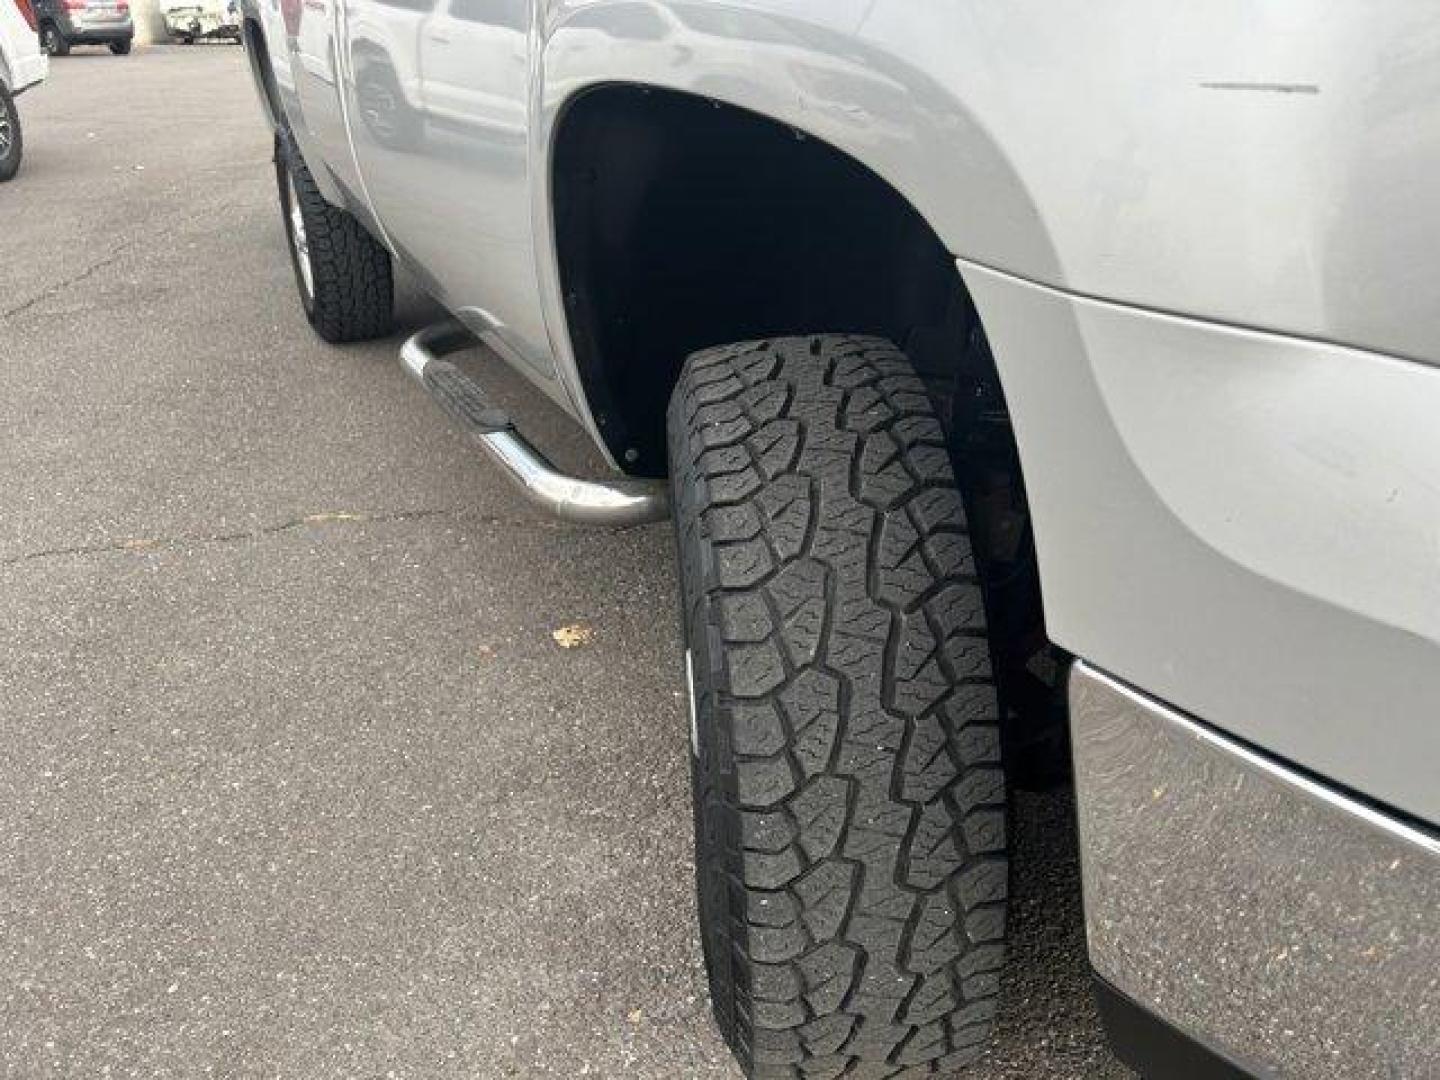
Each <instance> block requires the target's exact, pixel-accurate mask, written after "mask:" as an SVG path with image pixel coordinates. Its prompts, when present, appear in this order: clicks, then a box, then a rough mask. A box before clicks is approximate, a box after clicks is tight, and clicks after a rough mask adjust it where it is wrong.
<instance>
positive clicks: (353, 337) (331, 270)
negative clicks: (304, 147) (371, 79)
mask: <svg viewBox="0 0 1440 1080" xmlns="http://www.w3.org/2000/svg"><path fill="white" fill-rule="evenodd" d="M275 176H276V180H277V181H278V185H279V189H280V210H281V214H282V216H283V217H284V221H285V235H286V238H287V239H288V240H289V247H290V261H291V264H292V265H293V266H294V268H295V284H296V286H297V287H298V288H299V291H300V302H301V304H302V306H303V307H304V309H305V317H306V318H307V319H308V320H309V321H310V325H311V326H313V327H314V328H315V332H316V333H318V334H319V335H320V336H321V337H322V338H324V339H325V340H326V341H329V342H333V343H336V344H339V343H343V342H350V341H369V340H372V339H374V338H379V337H384V336H386V335H387V334H389V333H390V331H391V330H392V329H393V328H394V323H395V283H394V278H393V275H392V272H391V267H390V253H389V252H388V251H386V250H385V248H384V247H383V246H381V244H380V243H379V242H378V241H377V240H376V239H375V238H374V237H373V236H371V235H370V233H369V231H368V230H367V229H366V228H365V226H363V225H361V224H360V222H359V221H357V220H356V219H355V217H354V216H353V215H351V214H349V213H347V212H346V211H344V210H342V209H340V208H339V207H338V206H333V205H331V204H330V203H329V202H327V201H326V199H325V197H324V196H323V195H321V194H320V189H319V188H318V187H317V186H316V185H315V180H314V178H313V177H312V176H311V175H310V170H309V168H308V167H307V166H306V165H305V161H304V159H303V158H302V157H301V156H300V152H299V150H297V149H296V147H295V143H294V141H293V140H292V139H291V138H290V136H289V135H288V134H286V133H283V132H282V133H281V134H279V135H277V136H276V150H275Z"/></svg>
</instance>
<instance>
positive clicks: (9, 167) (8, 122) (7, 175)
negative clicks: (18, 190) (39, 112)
mask: <svg viewBox="0 0 1440 1080" xmlns="http://www.w3.org/2000/svg"><path fill="white" fill-rule="evenodd" d="M24 153H25V136H24V133H23V132H22V131H21V130H20V112H19V110H17V109H16V108H15V99H14V98H13V97H11V96H10V91H9V90H6V89H5V87H4V86H3V85H0V183H4V182H5V181H6V180H9V179H11V178H12V177H14V175H15V174H16V173H17V172H19V171H20V158H21V157H22V156H23V155H24Z"/></svg>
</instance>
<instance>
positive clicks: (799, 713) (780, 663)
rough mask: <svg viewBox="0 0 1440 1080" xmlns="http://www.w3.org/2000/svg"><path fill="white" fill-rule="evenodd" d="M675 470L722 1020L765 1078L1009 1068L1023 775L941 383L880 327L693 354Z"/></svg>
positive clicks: (707, 924) (704, 860)
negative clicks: (997, 1039) (1007, 997)
mask: <svg viewBox="0 0 1440 1080" xmlns="http://www.w3.org/2000/svg"><path fill="white" fill-rule="evenodd" d="M668 428H669V440H670V465H671V476H672V485H673V495H674V506H675V516H676V527H677V538H678V543H679V548H680V577H681V585H682V593H683V600H684V621H685V638H686V645H687V648H688V652H687V669H688V670H689V671H690V673H691V675H690V678H691V693H692V703H693V704H692V708H693V714H692V722H693V738H694V746H693V750H694V758H693V759H692V766H693V778H694V788H695V817H696V849H697V850H696V878H697V891H698V895H699V907H700V922H701V934H702V938H703V943H704V950H705V958H706V967H707V970H708V974H709V978H710V990H711V998H712V1005H713V1008H714V1011H715V1016H716V1020H717V1021H718V1023H719V1026H720V1029H721V1031H722V1033H723V1034H724V1036H725V1039H726V1041H727V1042H728V1043H729V1044H730V1046H731V1048H732V1049H733V1050H734V1052H735V1054H736V1056H737V1058H738V1059H739V1061H740V1063H741V1065H742V1067H744V1069H745V1070H746V1072H747V1075H749V1076H751V1077H759V1078H771V1077H805V1078H810V1077H832V1076H840V1075H842V1074H843V1075H845V1076H867V1077H893V1076H905V1077H910V1076H927V1075H933V1074H935V1073H937V1072H942V1073H943V1072H948V1071H950V1070H953V1069H955V1068H958V1067H960V1066H963V1065H965V1064H968V1063H969V1062H971V1061H973V1060H975V1059H976V1058H978V1057H979V1056H980V1054H981V1053H982V1052H983V1049H984V1045H985V1042H986V1039H987V1037H988V1035H989V1033H990V1031H991V1028H992V1026H993V1022H994V1017H995V1013H996V996H997V992H998V989H999V969H1000V966H1001V962H1002V959H1003V949H1004V944H1003V939H1004V927H1005V898H1006V893H1007V887H1008V870H1007V862H1006V856H1005V847H1006V822H1005V780H1004V773H1003V770H1002V768H1001V762H1000V753H1001V751H1000V729H999V716H1000V712H999V705H998V702H997V698H996V692H995V686H994V681H993V676H992V673H991V662H990V655H989V643H988V639H987V636H986V620H985V610H984V600H983V597H982V594H981V587H980V583H979V580H978V578H977V577H976V572H975V563H974V556H973V552H972V550H971V544H970V538H969V535H968V532H967V526H966V518H965V512H964V508H963V504H962V500H961V495H960V492H959V489H958V487H957V485H956V482H955V477H954V474H953V473H952V470H951V464H950V460H949V456H948V452H947V450H946V444H945V436H944V433H943V431H942V430H941V427H940V424H939V422H938V421H937V420H936V418H935V415H934V412H933V409H932V406H931V404H930V400H929V398H928V397H927V396H926V393H925V389H924V386H923V384H922V383H921V381H920V379H919V378H918V377H917V376H916V375H915V372H914V369H913V368H912V367H911V365H910V362H909V361H908V360H907V359H906V357H905V356H904V355H903V354H901V353H900V352H899V351H898V350H897V349H896V348H895V347H894V346H892V345H890V344H889V343H888V342H884V341H881V340H878V339H875V338H857V337H846V336H829V335H827V336H817V337H809V338H791V339H784V340H776V341H771V342H759V343H750V344H742V345H732V346H724V347H721V348H716V349H708V350H706V351H704V352H700V353H697V354H695V355H694V356H692V357H690V359H689V360H688V361H687V362H686V364H685V367H684V370H683V371H682V373H681V377H680V380H679V383H678V385H677V387H676V389H675V392H674V396H673V397H672V399H671V403H670V411H669V417H668Z"/></svg>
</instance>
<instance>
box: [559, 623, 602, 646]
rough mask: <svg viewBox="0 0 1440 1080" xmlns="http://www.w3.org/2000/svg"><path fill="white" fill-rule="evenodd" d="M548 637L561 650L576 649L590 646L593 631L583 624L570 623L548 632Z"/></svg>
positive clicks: (593, 634) (593, 635)
mask: <svg viewBox="0 0 1440 1080" xmlns="http://www.w3.org/2000/svg"><path fill="white" fill-rule="evenodd" d="M550 636H551V637H552V638H554V639H555V644H556V645H559V646H560V647H561V648H562V649H578V648H580V646H582V645H589V644H590V642H591V641H592V640H593V639H594V637H595V631H594V630H593V629H592V628H591V627H589V626H586V625H585V624H584V623H570V624H569V625H568V626H562V627H560V628H559V629H558V630H552V631H550Z"/></svg>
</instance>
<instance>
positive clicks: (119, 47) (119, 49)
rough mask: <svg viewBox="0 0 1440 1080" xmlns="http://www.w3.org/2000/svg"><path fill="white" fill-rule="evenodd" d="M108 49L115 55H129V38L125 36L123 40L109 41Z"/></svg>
mask: <svg viewBox="0 0 1440 1080" xmlns="http://www.w3.org/2000/svg"><path fill="white" fill-rule="evenodd" d="M110 51H111V52H112V53H114V54H115V55H116V56H129V55H130V39H129V38H126V39H125V40H124V41H112V42H111V43H110Z"/></svg>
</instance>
